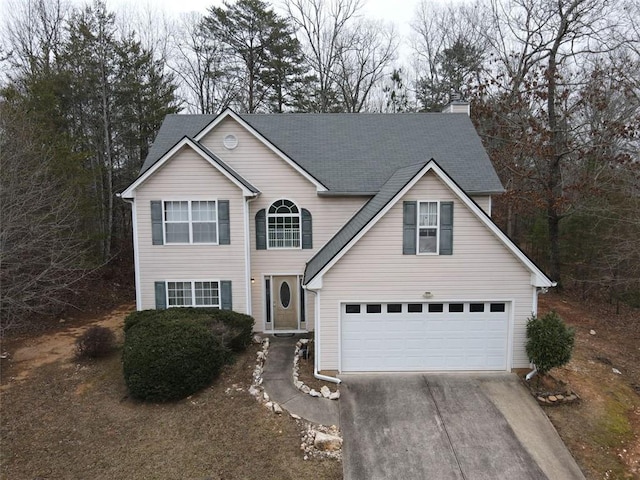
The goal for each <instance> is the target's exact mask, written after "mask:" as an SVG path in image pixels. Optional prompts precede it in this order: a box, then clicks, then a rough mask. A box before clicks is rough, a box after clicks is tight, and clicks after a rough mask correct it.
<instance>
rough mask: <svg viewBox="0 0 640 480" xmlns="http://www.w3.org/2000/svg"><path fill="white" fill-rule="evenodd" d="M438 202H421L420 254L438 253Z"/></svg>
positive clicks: (419, 219) (419, 222) (419, 223)
mask: <svg viewBox="0 0 640 480" xmlns="http://www.w3.org/2000/svg"><path fill="white" fill-rule="evenodd" d="M438 239H439V215H438V202H419V210H418V253H433V254H437V253H438V243H439V242H438Z"/></svg>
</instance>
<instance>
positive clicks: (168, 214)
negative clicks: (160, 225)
mask: <svg viewBox="0 0 640 480" xmlns="http://www.w3.org/2000/svg"><path fill="white" fill-rule="evenodd" d="M164 219H165V220H166V221H167V222H188V221H189V202H165V203H164Z"/></svg>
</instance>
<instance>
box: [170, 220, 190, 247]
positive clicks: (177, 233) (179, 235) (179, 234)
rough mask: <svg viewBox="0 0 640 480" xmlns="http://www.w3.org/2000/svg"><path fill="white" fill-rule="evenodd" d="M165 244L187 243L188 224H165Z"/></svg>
mask: <svg viewBox="0 0 640 480" xmlns="http://www.w3.org/2000/svg"><path fill="white" fill-rule="evenodd" d="M165 226H166V228H167V232H166V233H167V243H189V224H188V223H167V224H165Z"/></svg>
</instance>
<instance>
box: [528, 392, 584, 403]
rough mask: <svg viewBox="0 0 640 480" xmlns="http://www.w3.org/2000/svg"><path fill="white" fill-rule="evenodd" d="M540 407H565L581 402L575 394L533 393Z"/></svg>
mask: <svg viewBox="0 0 640 480" xmlns="http://www.w3.org/2000/svg"><path fill="white" fill-rule="evenodd" d="M531 395H533V396H534V397H535V399H536V401H537V402H538V403H539V404H540V405H545V406H551V405H565V404H568V403H574V402H577V401H579V400H580V397H579V396H578V394H577V393H575V392H565V393H555V392H531Z"/></svg>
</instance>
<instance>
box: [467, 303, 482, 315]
mask: <svg viewBox="0 0 640 480" xmlns="http://www.w3.org/2000/svg"><path fill="white" fill-rule="evenodd" d="M469 311H470V312H476V313H477V312H484V303H472V304H470V305H469Z"/></svg>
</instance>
